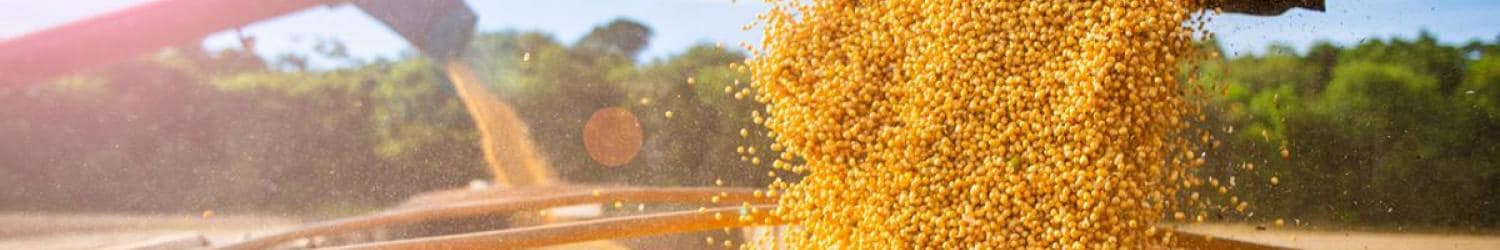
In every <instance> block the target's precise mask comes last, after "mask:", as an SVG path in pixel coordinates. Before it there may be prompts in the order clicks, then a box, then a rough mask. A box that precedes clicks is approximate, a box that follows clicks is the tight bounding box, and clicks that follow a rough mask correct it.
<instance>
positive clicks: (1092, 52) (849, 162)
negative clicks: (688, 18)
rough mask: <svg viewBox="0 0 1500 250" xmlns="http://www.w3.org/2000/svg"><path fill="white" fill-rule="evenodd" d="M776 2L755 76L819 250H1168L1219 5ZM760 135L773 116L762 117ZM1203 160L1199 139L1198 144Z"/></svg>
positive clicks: (805, 232) (791, 215)
mask: <svg viewBox="0 0 1500 250" xmlns="http://www.w3.org/2000/svg"><path fill="white" fill-rule="evenodd" d="M800 2H801V1H795V0H793V1H774V0H773V1H772V2H771V5H772V6H773V10H771V11H770V12H768V13H765V14H764V15H763V16H762V17H761V21H762V25H764V26H763V28H764V32H765V40H764V41H763V43H762V44H761V46H760V49H758V50H756V51H755V54H756V57H755V58H754V59H753V60H752V61H751V62H750V63H749V67H750V68H751V70H752V71H753V75H754V77H755V81H754V83H753V88H754V90H755V92H754V97H755V98H756V100H757V101H759V102H762V103H764V104H766V107H767V108H766V111H767V112H768V114H769V116H768V117H766V119H765V120H764V121H763V125H764V126H765V127H766V129H767V130H768V131H769V132H768V133H767V135H768V136H770V137H772V138H773V139H774V140H775V141H776V143H775V144H774V145H772V146H771V149H773V150H776V151H778V152H781V153H780V154H781V157H780V159H778V160H776V161H775V162H773V165H774V166H775V167H776V168H780V169H784V170H790V171H793V172H798V173H801V175H802V176H803V178H802V179H801V180H800V181H797V182H793V183H785V182H780V181H778V182H777V183H775V184H772V187H771V188H772V190H771V191H770V192H771V193H779V194H780V195H779V197H780V203H781V208H780V209H778V210H777V211H776V214H777V215H778V216H780V217H781V218H782V219H786V220H789V221H793V222H794V223H796V224H797V225H798V227H797V229H796V230H794V232H792V235H791V238H790V240H791V242H790V243H791V244H792V245H795V246H802V247H809V248H832V247H841V248H852V249H872V248H874V249H885V248H929V247H935V248H942V249H953V248H959V247H964V248H967V247H973V246H987V247H983V248H1038V247H1045V248H1074V249H1112V248H1139V247H1146V246H1151V245H1156V244H1159V243H1161V242H1163V241H1164V240H1167V239H1166V238H1168V236H1166V235H1167V233H1163V232H1158V229H1156V227H1155V225H1156V224H1157V223H1158V222H1159V221H1161V220H1164V218H1163V217H1164V216H1163V215H1165V214H1174V213H1176V212H1177V211H1178V210H1177V208H1175V207H1176V204H1173V203H1174V202H1173V201H1174V200H1175V199H1176V198H1175V194H1176V193H1177V192H1178V190H1179V189H1181V188H1186V187H1190V186H1194V185H1197V181H1196V180H1194V179H1193V178H1191V177H1189V176H1190V175H1187V174H1186V173H1187V171H1189V170H1191V169H1192V168H1194V167H1196V166H1198V165H1201V164H1203V163H1202V161H1201V159H1200V158H1199V155H1200V152H1199V151H1197V150H1196V149H1195V148H1194V147H1193V146H1192V145H1193V143H1192V141H1189V140H1188V139H1187V138H1189V137H1187V136H1184V135H1185V132H1184V131H1187V130H1186V128H1187V126H1188V120H1190V119H1196V118H1199V116H1198V115H1197V113H1196V111H1195V109H1194V108H1193V107H1194V106H1193V105H1192V104H1191V103H1189V102H1188V101H1186V99H1185V97H1184V92H1185V91H1183V87H1181V85H1180V84H1179V83H1178V79H1176V78H1175V77H1174V74H1175V73H1176V72H1178V68H1177V67H1178V62H1179V61H1180V60H1183V58H1184V57H1186V53H1188V52H1189V50H1190V47H1191V46H1192V39H1193V38H1192V37H1193V35H1194V32H1197V30H1199V29H1197V28H1194V27H1193V26H1194V25H1197V24H1198V22H1197V21H1195V18H1194V15H1193V13H1194V12H1195V11H1197V10H1199V9H1200V7H1201V6H1200V5H1199V4H1200V3H1196V2H1191V1H1171V0H1142V1H1125V0H1108V1H960V0H951V1H813V2H812V3H807V4H804V3H800ZM757 117H759V116H757ZM1191 138H1192V139H1193V141H1196V139H1198V138H1197V137H1191Z"/></svg>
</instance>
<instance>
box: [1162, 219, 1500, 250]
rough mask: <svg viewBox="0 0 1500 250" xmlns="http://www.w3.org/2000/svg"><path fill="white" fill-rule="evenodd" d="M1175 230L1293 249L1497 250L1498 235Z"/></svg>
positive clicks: (1223, 227) (1241, 227)
mask: <svg viewBox="0 0 1500 250" xmlns="http://www.w3.org/2000/svg"><path fill="white" fill-rule="evenodd" d="M1178 230H1182V231H1187V232H1195V233H1202V234H1207V235H1213V236H1215V237H1223V238H1229V239H1236V240H1242V241H1248V242H1254V243H1261V244H1267V245H1273V246H1280V247H1288V248H1294V249H1356V250H1362V249H1372V250H1374V249H1497V250H1500V234H1454V233H1419V232H1369V231H1348V230H1345V231H1324V230H1300V229H1294V228H1290V227H1280V228H1278V227H1274V226H1272V227H1267V228H1266V230H1264V231H1262V230H1256V228H1255V225H1245V224H1212V223H1207V224H1194V225H1181V226H1179V227H1178Z"/></svg>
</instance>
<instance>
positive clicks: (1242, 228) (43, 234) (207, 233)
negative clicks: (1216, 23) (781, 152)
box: [0, 212, 1500, 250]
mask: <svg viewBox="0 0 1500 250" xmlns="http://www.w3.org/2000/svg"><path fill="white" fill-rule="evenodd" d="M301 223H303V222H302V221H300V220H298V219H293V218H287V217H277V216H263V215H214V216H212V217H210V218H208V219H204V218H202V217H201V216H198V215H121V214H45V213H19V212H0V249H107V248H110V247H112V246H121V245H125V244H130V243H135V242H142V241H148V240H152V239H157V238H161V237H164V236H174V235H185V234H191V233H201V234H202V235H203V236H204V237H206V238H208V240H209V241H210V242H214V243H216V244H217V243H223V242H232V241H238V240H241V239H244V238H246V237H251V236H256V235H259V234H265V233H269V232H276V231H279V230H284V229H288V228H292V227H295V226H296V225H299V224H301ZM1178 229H1179V230H1183V231H1188V232H1196V233H1203V234H1209V235H1214V236H1216V237H1223V238H1230V239H1237V240H1243V241H1250V242H1256V243H1263V244H1269V245H1275V246H1282V247H1290V248H1297V249H1497V250H1500V234H1438V233H1409V232H1402V233H1392V232H1361V231H1315V230H1297V229H1291V228H1275V227H1272V228H1268V229H1267V230H1264V231H1261V230H1256V229H1255V226H1254V225H1243V224H1196V225H1181V226H1179V227H1178ZM606 245H608V246H610V247H602V246H606ZM565 248H566V247H565ZM596 248H617V247H614V245H612V244H602V243H601V244H577V245H574V246H572V247H571V248H566V249H596Z"/></svg>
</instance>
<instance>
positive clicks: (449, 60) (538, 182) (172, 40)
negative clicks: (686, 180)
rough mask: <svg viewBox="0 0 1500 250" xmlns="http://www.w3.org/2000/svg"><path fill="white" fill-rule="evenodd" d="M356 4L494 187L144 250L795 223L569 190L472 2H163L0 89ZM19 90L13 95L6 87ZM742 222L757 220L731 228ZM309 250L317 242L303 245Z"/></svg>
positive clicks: (687, 191) (657, 192)
mask: <svg viewBox="0 0 1500 250" xmlns="http://www.w3.org/2000/svg"><path fill="white" fill-rule="evenodd" d="M346 3H352V4H353V5H355V6H357V7H359V8H360V9H361V10H364V11H365V12H366V13H368V14H370V15H371V16H373V17H375V18H376V19H378V20H380V21H381V22H383V23H384V24H386V25H387V26H389V27H390V28H392V29H393V30H394V31H396V32H397V33H398V34H400V35H401V36H402V37H403V38H405V39H406V40H407V41H408V42H409V43H411V44H412V45H413V46H414V47H416V48H418V49H419V50H420V51H421V52H422V54H423V55H424V56H426V57H428V58H429V59H431V60H432V61H433V62H434V65H436V66H437V67H440V68H442V69H443V71H444V72H445V73H447V75H448V80H449V81H450V82H452V83H453V84H454V88H455V90H456V91H457V92H458V94H459V96H460V98H462V99H463V103H464V105H465V107H466V108H467V110H468V112H469V113H470V115H471V117H472V118H473V119H474V121H475V124H476V128H478V129H479V131H480V133H481V136H482V139H481V143H482V145H481V146H482V148H483V152H484V157H485V162H486V164H487V165H488V166H489V168H490V171H491V173H492V174H493V175H494V180H493V183H494V186H497V187H498V188H490V189H483V190H450V191H439V192H434V193H430V194H427V195H421V196H418V197H415V198H413V199H411V200H410V201H408V202H407V203H406V204H403V205H401V206H399V207H396V208H393V209H390V210H387V211H383V212H379V213H375V214H370V215H365V216H358V217H352V218H345V219H339V220H333V221H327V222H322V223H316V224H312V225H307V226H305V227H301V228H297V229H294V230H290V231H286V232H279V233H275V234H269V235H263V236H260V237H257V238H252V239H248V240H245V241H241V242H233V243H229V244H220V245H218V246H213V245H211V244H210V243H209V242H207V241H206V240H204V239H203V238H201V237H197V238H191V239H175V240H165V241H156V242H146V243H143V244H139V245H136V246H139V247H145V248H153V249H161V248H169V249H170V248H201V247H216V248H225V249H267V248H278V247H289V246H290V247H317V246H315V245H314V246H308V245H301V246H295V245H290V243H291V242H294V241H296V240H299V239H312V238H314V237H320V236H332V235H344V234H350V233H360V232H369V231H374V230H384V229H387V228H391V227H399V226H402V225H411V224H420V223H426V222H432V221H442V220H455V219H464V218H495V217H494V216H502V218H503V216H507V215H510V214H515V213H520V212H525V211H536V210H544V209H548V208H554V207H563V206H572V205H587V204H602V203H608V202H618V201H625V202H630V203H675V204H703V205H705V206H713V204H714V203H711V202H709V201H710V200H711V199H716V200H719V201H720V202H723V204H750V206H751V207H752V208H754V209H749V210H747V209H744V208H742V207H741V206H726V207H719V208H709V209H705V210H704V211H682V212H667V213H657V214H647V215H639V216H626V217H613V218H600V219H592V220H581V221H570V222H554V221H552V220H548V219H545V218H543V219H541V220H530V221H526V220H523V221H522V222H520V223H511V224H510V225H506V228H500V229H495V230H489V231H482V232H463V233H461V234H452V235H440V236H430V235H423V236H419V237H416V238H409V239H395V240H392V239H383V238H379V237H376V238H370V239H368V240H371V241H373V242H345V243H351V244H349V245H345V246H342V247H340V248H349V249H427V248H443V249H491V248H523V247H535V246H546V245H555V244H564V243H574V242H584V241H594V240H608V239H616V238H624V237H638V236H651V235H666V234H674V233H684V232H694V231H703V230H713V229H719V228H731V227H745V226H754V225H761V226H765V225H781V224H783V223H784V222H782V221H777V220H775V219H774V218H770V217H768V216H763V215H765V214H766V213H768V212H769V211H770V209H771V208H774V204H775V201H774V200H773V199H772V198H769V197H764V196H760V195H753V191H752V190H750V189H741V188H652V187H622V186H613V187H604V186H576V185H567V184H561V183H559V182H558V181H557V180H556V179H557V177H556V176H555V174H554V173H553V172H552V170H551V168H550V167H549V166H548V163H547V161H546V160H545V158H544V157H543V156H542V155H541V154H540V153H539V152H538V151H537V149H536V148H535V147H534V146H533V144H532V142H531V139H530V138H529V137H528V136H527V135H526V130H527V129H526V126H525V124H524V123H523V122H522V121H521V120H520V119H519V117H518V116H517V114H516V112H515V110H513V109H512V108H510V106H508V105H506V104H505V102H504V101H503V100H501V99H499V98H498V97H497V96H495V95H493V94H491V93H489V92H488V90H487V88H485V87H484V86H483V85H482V84H481V83H480V79H479V78H477V77H476V76H475V75H474V74H473V73H472V72H471V71H470V69H469V68H468V67H467V66H466V65H465V64H464V63H463V62H462V61H461V60H458V59H457V58H458V57H459V56H460V55H462V54H463V51H464V49H465V48H467V47H468V43H469V41H470V39H471V38H472V36H473V34H474V32H475V28H474V26H475V23H476V20H477V18H476V16H475V14H474V12H473V11H472V10H470V9H469V7H468V6H467V5H466V4H465V3H464V2H463V1H461V0H431V1H403V0H352V1H349V0H278V1H240V0H160V1H154V2H150V3H147V4H142V5H140V6H135V7H131V8H127V9H124V10H120V11H116V12H112V13H108V14H103V15H99V16H95V17H92V18H87V19H84V20H80V21H76V22H72V23H69V24H65V25H61V26H57V27H53V28H50V29H46V30H42V31H39V32H34V33H31V34H27V35H25V36H21V37H16V38H11V39H7V40H4V41H0V87H10V86H21V85H31V84H38V83H42V82H45V81H46V80H48V79H50V78H52V77H55V76H57V75H62V74H67V73H71V72H74V71H77V70H80V69H87V68H90V67H94V66H99V65H103V64H107V63H110V62H114V61H120V60H125V59H129V58H132V57H134V56H137V55H140V54H146V53H150V52H152V51H156V50H158V49H161V48H162V47H166V46H169V45H173V44H184V43H191V42H195V41H198V40H200V39H202V37H204V36H206V35H208V34H210V33H213V32H217V31H220V30H225V29H229V28H233V27H238V26H243V25H246V24H249V23H252V22H255V21H258V20H262V19H266V18H271V17H275V16H279V15H282V14H286V13H291V12H295V11H298V10H302V9H306V8H311V7H316V6H322V5H337V4H346ZM1207 6H1208V7H1209V8H1216V9H1218V10H1221V11H1224V12H1232V13H1242V14H1250V15H1259V16H1275V15H1280V14H1282V13H1285V12H1286V11H1287V10H1290V9H1292V8H1305V9H1311V10H1316V11H1322V10H1323V8H1324V6H1323V1H1322V0H1208V5H1207ZM5 85H9V86H5ZM721 213H722V214H735V215H739V216H748V217H751V218H761V219H756V220H736V219H720V218H716V217H717V216H713V215H715V214H721ZM1179 235H1181V236H1182V237H1178V238H1176V241H1178V243H1180V246H1185V247H1192V248H1206V249H1276V247H1272V246H1266V245H1259V244H1254V243H1248V242H1241V241H1234V240H1224V239H1218V240H1215V239H1213V238H1212V237H1208V236H1203V235H1195V234H1191V233H1181V232H1179ZM302 242H309V241H302Z"/></svg>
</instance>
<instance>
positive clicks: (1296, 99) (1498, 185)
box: [1193, 31, 1500, 227]
mask: <svg viewBox="0 0 1500 250" xmlns="http://www.w3.org/2000/svg"><path fill="white" fill-rule="evenodd" d="M1204 50H1205V51H1207V52H1211V53H1210V54H1213V53H1222V51H1221V50H1220V49H1219V48H1218V47H1217V46H1216V45H1214V44H1213V43H1209V44H1207V45H1205V47H1204ZM1210 58H1213V59H1210V60H1205V61H1204V62H1202V63H1200V64H1197V65H1195V66H1196V67H1197V68H1196V70H1195V71H1193V72H1197V78H1194V79H1193V80H1194V81H1196V83H1194V84H1197V85H1194V86H1204V87H1205V89H1207V90H1208V91H1205V92H1208V94H1206V95H1204V96H1206V97H1209V98H1207V100H1205V103H1206V105H1205V106H1204V109H1203V110H1204V113H1205V114H1206V115H1207V116H1208V119H1207V120H1208V121H1209V122H1206V123H1204V124H1202V125H1201V126H1200V128H1201V129H1204V130H1207V131H1211V132H1212V133H1213V134H1214V136H1215V137H1216V138H1219V142H1220V143H1221V144H1220V145H1219V146H1218V147H1217V148H1216V149H1215V150H1213V153H1212V155H1211V156H1210V157H1211V160H1210V162H1213V163H1211V164H1210V165H1211V166H1209V167H1207V168H1205V169H1204V171H1208V172H1210V173H1212V174H1210V176H1216V177H1217V178H1218V179H1219V181H1221V182H1222V183H1227V181H1228V180H1227V177H1228V176H1234V177H1235V178H1236V180H1235V184H1236V187H1234V188H1232V190H1233V191H1231V192H1230V193H1229V194H1228V195H1224V196H1230V197H1234V196H1237V197H1236V198H1243V199H1245V200H1248V201H1249V203H1250V204H1251V205H1252V208H1253V209H1251V211H1253V212H1255V213H1257V215H1255V216H1257V217H1258V218H1253V219H1252V220H1259V221H1268V220H1271V219H1274V218H1285V219H1286V220H1288V221H1291V220H1293V219H1296V220H1302V221H1312V222H1324V223H1333V224H1345V225H1349V224H1352V225H1420V226H1435V227H1455V226H1457V227H1494V226H1496V225H1497V223H1500V213H1497V211H1500V102H1496V100H1500V40H1497V41H1492V42H1479V41H1475V42H1469V43H1465V44H1458V45H1454V44H1446V43H1441V42H1439V41H1438V40H1437V39H1436V38H1435V37H1434V36H1433V35H1432V34H1430V33H1427V32H1425V31H1424V32H1421V33H1419V34H1418V35H1417V36H1416V37H1415V38H1387V39H1367V40H1362V41H1361V42H1358V43H1355V44H1351V45H1349V46H1339V45H1334V44H1331V43H1327V42H1319V43H1316V44H1314V45H1312V46H1310V47H1309V48H1306V49H1305V50H1304V51H1301V52H1299V51H1297V50H1296V49H1294V48H1292V47H1290V46H1286V45H1271V46H1269V47H1268V48H1266V52H1265V53H1263V54H1259V55H1241V56H1234V57H1230V58H1222V57H1210ZM1273 177H1274V178H1276V179H1277V180H1278V182H1277V183H1275V184H1273V183H1271V181H1270V179H1271V178H1273ZM1219 198H1220V199H1224V198H1225V197H1219Z"/></svg>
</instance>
